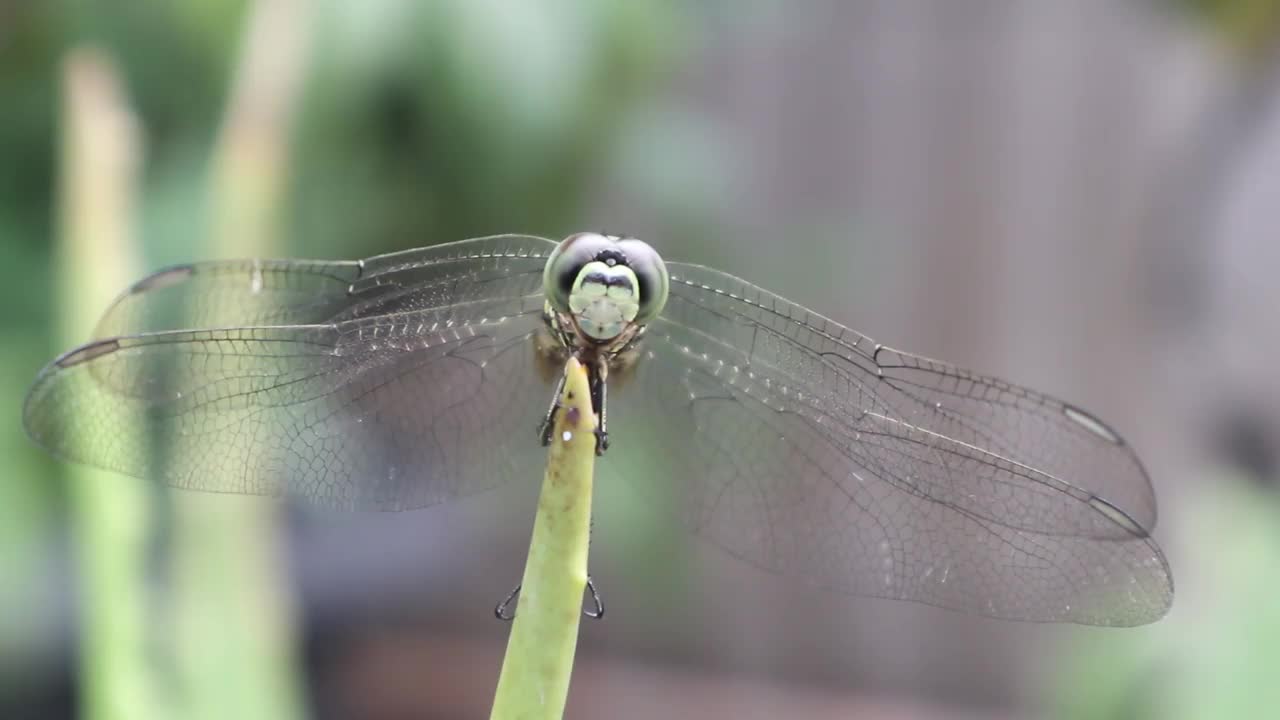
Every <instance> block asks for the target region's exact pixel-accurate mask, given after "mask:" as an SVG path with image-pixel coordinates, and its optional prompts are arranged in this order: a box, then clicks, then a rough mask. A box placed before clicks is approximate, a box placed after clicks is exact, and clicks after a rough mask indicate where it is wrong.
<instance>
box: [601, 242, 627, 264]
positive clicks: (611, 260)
mask: <svg viewBox="0 0 1280 720" xmlns="http://www.w3.org/2000/svg"><path fill="white" fill-rule="evenodd" d="M596 260H597V261H599V262H602V263H604V264H605V265H608V266H609V267H613V266H615V265H623V266H625V267H631V263H629V262H627V254H626V253H624V252H622V251H621V250H619V249H618V248H616V247H607V248H605V249H603V250H601V251H600V252H598V253H596Z"/></svg>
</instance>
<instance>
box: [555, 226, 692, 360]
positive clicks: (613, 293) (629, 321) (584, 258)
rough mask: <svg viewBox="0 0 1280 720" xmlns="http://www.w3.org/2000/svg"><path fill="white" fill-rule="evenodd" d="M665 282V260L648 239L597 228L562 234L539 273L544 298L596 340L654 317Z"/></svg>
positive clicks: (659, 308)
mask: <svg viewBox="0 0 1280 720" xmlns="http://www.w3.org/2000/svg"><path fill="white" fill-rule="evenodd" d="M669 283H670V280H669V279H668V277H667V266H666V265H665V264H663V262H662V258H661V257H659V256H658V253H657V252H656V251H655V250H654V249H653V248H651V247H649V245H648V244H646V243H644V242H641V241H639V240H636V239H634V238H622V237H618V236H616V235H601V234H599V233H577V234H574V235H570V236H569V237H567V238H565V239H564V240H563V241H561V243H560V244H559V245H557V246H556V249H555V250H554V251H552V253H551V257H549V258H547V266H546V269H545V270H543V273H542V287H543V291H544V292H545V293H546V295H547V302H549V303H551V307H553V308H555V310H556V311H558V312H560V313H564V314H567V315H570V316H571V317H572V318H573V321H574V324H575V325H576V326H577V328H578V330H579V331H580V332H581V333H582V334H584V335H585V336H587V338H589V339H591V340H594V341H596V342H607V341H609V340H612V339H614V338H616V337H618V336H620V335H621V334H622V333H623V332H625V331H626V330H627V329H628V328H630V327H631V326H633V325H644V324H645V323H647V322H649V321H650V320H652V319H653V318H655V317H657V316H658V313H660V312H662V306H663V305H665V304H666V302H667V288H668V285H669Z"/></svg>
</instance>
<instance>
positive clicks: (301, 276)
mask: <svg viewBox="0 0 1280 720" xmlns="http://www.w3.org/2000/svg"><path fill="white" fill-rule="evenodd" d="M554 249H555V243H554V242H552V241H551V240H547V239H546V238H540V237H534V236H530V235H495V236H492V237H485V238H474V239H471V240H462V241H459V242H453V243H447V244H444V245H436V246H433V247H429V248H421V249H416V250H406V251H403V252H397V253H390V254H387V255H378V256H375V257H372V258H368V259H366V260H353V261H336V262H327V261H314V260H230V261H214V262H204V263H193V264H188V265H175V266H173V267H169V268H165V269H163V270H160V271H158V272H155V273H153V274H151V275H148V276H147V277H145V278H143V279H142V280H139V281H138V282H136V283H134V284H133V285H132V286H131V287H130V288H129V289H128V290H126V291H125V292H124V293H122V294H121V295H120V297H118V298H117V299H116V300H115V302H114V303H112V305H111V307H110V308H109V309H108V310H107V312H106V313H105V314H104V315H103V317H102V320H101V321H100V322H99V323H98V327H97V330H96V331H95V333H94V337H95V338H109V337H118V336H122V335H135V334H139V333H144V332H159V331H163V330H183V329H194V328H232V327H246V326H279V325H312V324H318V323H328V322H335V321H338V320H341V319H344V318H356V317H370V316H373V315H376V314H379V313H381V314H388V313H391V312H396V311H397V310H399V309H425V308H431V307H439V306H441V305H447V304H450V303H456V302H462V301H466V300H479V299H484V298H485V297H486V296H488V295H491V294H492V292H493V291H492V289H491V285H487V284H485V283H479V282H469V281H471V280H473V279H475V278H476V277H477V275H479V274H481V273H487V274H488V275H489V276H490V277H491V278H496V279H497V280H499V281H501V279H502V278H503V277H504V276H505V275H508V274H516V273H530V274H534V275H536V274H539V273H541V272H542V268H543V264H544V263H545V262H546V258H547V256H548V255H550V254H551V251H552V250H554ZM397 305H399V306H400V307H397Z"/></svg>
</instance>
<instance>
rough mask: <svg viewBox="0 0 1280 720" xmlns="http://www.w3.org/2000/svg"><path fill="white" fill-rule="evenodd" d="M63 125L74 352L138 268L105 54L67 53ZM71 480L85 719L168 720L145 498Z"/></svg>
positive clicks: (132, 153)
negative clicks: (152, 602)
mask: <svg viewBox="0 0 1280 720" xmlns="http://www.w3.org/2000/svg"><path fill="white" fill-rule="evenodd" d="M61 123H62V128H61V130H62V140H61V142H62V148H61V168H60V173H59V187H58V223H59V228H58V230H59V232H58V236H59V237H58V246H57V249H56V251H55V252H56V258H57V259H56V266H57V275H56V277H57V285H58V308H59V320H58V339H59V341H60V342H59V346H60V347H71V346H73V345H78V344H80V343H83V342H87V341H88V340H89V339H90V337H91V336H92V333H93V326H94V323H95V322H96V321H97V318H98V315H99V314H100V313H101V312H102V309H103V308H105V307H107V305H109V304H110V302H111V300H112V298H113V297H114V296H115V294H116V293H117V292H119V291H120V288H122V287H125V286H126V285H127V284H128V283H129V282H130V281H131V280H133V279H134V277H136V275H137V270H138V265H139V263H138V262H137V255H138V254H139V251H138V246H137V239H136V237H135V232H134V221H133V215H134V205H135V202H136V189H137V184H138V183H137V178H138V171H139V167H140V165H141V160H140V156H141V147H140V145H141V140H140V137H139V135H140V134H139V132H138V129H137V128H138V124H137V120H136V118H135V117H134V114H133V111H132V109H131V108H130V107H129V104H128V101H127V99H126V98H125V96H124V91H123V89H122V88H121V83H120V79H119V74H118V73H117V72H116V69H115V66H114V65H113V64H112V63H111V62H110V61H109V60H108V58H106V57H105V56H103V55H102V54H100V53H98V52H95V51H91V50H85V49H80V50H74V51H72V52H71V53H70V54H68V56H67V59H66V61H65V63H64V64H63V78H62V113H61ZM67 473H68V476H69V480H70V485H69V490H70V496H69V497H70V500H71V507H72V513H71V519H72V526H73V528H74V532H75V538H76V550H77V564H78V568H79V573H80V615H81V620H80V633H81V642H80V682H81V698H82V713H83V714H82V717H84V718H87V719H88V720H117V719H118V720H127V719H134V720H146V719H147V718H163V717H166V716H167V713H165V711H164V709H163V708H162V706H161V705H160V700H161V697H160V694H159V692H158V691H157V686H156V684H155V673H154V672H153V671H152V667H153V664H152V662H150V660H149V658H148V639H149V636H148V633H149V628H150V624H149V623H148V621H147V617H148V606H149V599H148V595H147V582H146V558H147V539H148V535H149V531H150V524H149V522H148V519H149V517H150V514H151V507H150V503H149V494H148V490H147V488H146V487H145V486H144V485H143V484H142V483H141V482H139V481H136V480H134V479H133V478H122V477H119V476H116V475H112V474H110V473H107V472H104V471H101V470H95V469H92V468H87V467H81V466H76V467H69V468H67Z"/></svg>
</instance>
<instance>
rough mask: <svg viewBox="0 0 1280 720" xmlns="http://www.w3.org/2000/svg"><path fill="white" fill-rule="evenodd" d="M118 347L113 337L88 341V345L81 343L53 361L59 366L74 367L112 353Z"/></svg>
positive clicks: (118, 342) (117, 341) (118, 344)
mask: <svg viewBox="0 0 1280 720" xmlns="http://www.w3.org/2000/svg"><path fill="white" fill-rule="evenodd" d="M119 349H120V341H119V340H116V339H114V338H113V339H111V340H99V341H97V342H92V343H89V344H88V345H81V346H80V347H78V348H76V349H75V350H70V351H68V352H66V353H64V354H63V355H62V356H61V357H59V358H58V359H57V360H54V361H53V363H54V364H55V365H57V366H58V367H60V368H69V367H75V366H76V365H79V364H81V363H87V362H89V361H90V360H92V359H94V358H96V357H100V356H102V355H107V354H109V353H113V352H115V351H116V350H119Z"/></svg>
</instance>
